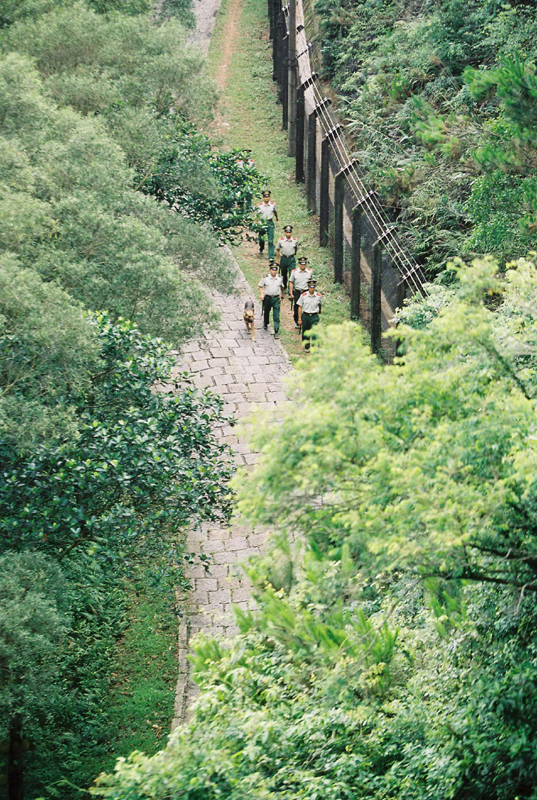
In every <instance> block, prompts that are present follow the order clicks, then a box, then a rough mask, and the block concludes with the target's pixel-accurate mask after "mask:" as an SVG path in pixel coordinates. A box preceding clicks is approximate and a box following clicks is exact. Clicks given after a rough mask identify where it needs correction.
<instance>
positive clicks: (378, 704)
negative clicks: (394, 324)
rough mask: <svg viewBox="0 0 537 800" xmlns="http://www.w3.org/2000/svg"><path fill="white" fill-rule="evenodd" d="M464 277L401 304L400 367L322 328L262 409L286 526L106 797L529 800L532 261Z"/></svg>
mask: <svg viewBox="0 0 537 800" xmlns="http://www.w3.org/2000/svg"><path fill="white" fill-rule="evenodd" d="M452 269H455V270H456V272H457V275H458V282H457V284H456V286H455V287H452V288H451V289H449V290H444V289H442V287H440V290H441V291H439V292H436V293H435V292H432V297H431V299H429V300H427V301H425V302H417V301H416V302H413V303H411V304H410V305H409V306H408V307H407V309H405V311H404V313H403V314H402V317H404V319H405V322H404V323H403V322H402V323H401V324H400V326H399V327H398V328H397V330H396V332H395V335H396V336H397V338H398V340H399V341H400V344H399V356H398V357H397V359H396V361H395V363H393V364H388V365H383V364H381V363H380V362H379V361H378V360H377V358H376V357H374V356H372V355H371V353H370V352H369V349H368V348H367V346H366V344H365V343H364V342H363V340H362V333H361V331H360V329H359V328H358V326H356V325H355V324H353V323H347V324H345V325H343V326H337V327H331V328H329V329H327V330H326V331H325V332H324V333H323V336H322V337H321V341H320V344H319V345H318V347H317V348H316V352H315V353H314V355H313V356H312V357H311V359H310V360H309V361H308V363H307V364H305V365H304V366H302V367H298V369H297V371H296V373H295V375H294V376H293V377H292V378H291V379H290V387H289V388H290V402H289V405H288V408H287V410H283V411H282V414H281V415H280V418H279V419H278V420H274V418H272V419H271V420H268V419H264V418H262V421H263V424H261V420H258V422H259V423H260V424H257V425H255V426H254V435H253V436H254V444H255V446H256V447H259V448H260V449H261V453H262V455H261V458H260V461H259V462H258V464H257V465H256V466H255V468H254V469H253V471H251V472H247V473H246V472H245V473H242V474H241V475H240V476H239V477H238V478H237V480H236V488H237V489H238V491H239V503H240V508H241V510H242V511H243V513H245V514H247V515H248V516H249V518H250V519H251V520H252V521H254V522H259V523H263V524H265V525H267V524H268V525H271V526H272V527H273V529H274V530H275V531H276V532H277V533H276V535H275V538H274V540H273V543H272V547H271V548H270V549H269V552H268V553H267V554H266V556H264V557H261V558H260V559H258V560H257V561H255V562H254V563H253V564H252V566H251V567H250V569H249V574H250V577H251V578H252V581H253V584H254V595H255V597H256V605H257V607H256V609H255V610H254V611H251V612H243V611H240V610H237V612H236V614H237V621H238V624H239V626H240V630H241V633H240V634H239V635H238V636H237V637H236V638H235V639H234V640H233V641H232V642H227V643H226V642H219V641H215V640H211V639H209V640H207V639H201V640H200V641H199V642H198V643H197V644H196V645H195V647H194V654H193V657H192V663H193V667H194V671H195V676H196V679H197V681H198V682H199V685H200V689H201V695H200V699H199V701H198V702H197V704H196V705H195V707H194V710H193V714H192V718H191V720H190V721H189V722H188V723H187V724H186V725H185V726H183V727H182V728H181V729H179V730H178V731H177V732H176V733H175V734H174V736H172V738H171V740H170V743H169V745H168V747H167V749H166V750H163V751H162V752H161V753H159V754H157V755H156V756H154V757H153V758H146V757H144V756H142V755H140V754H134V755H133V756H132V757H131V759H130V760H120V762H119V763H118V764H117V767H116V771H115V773H114V774H113V775H103V776H101V777H100V778H99V779H98V781H97V786H96V787H95V789H93V793H94V795H95V796H97V797H103V798H108V799H109V800H119V798H126V797H129V798H132V800H142V799H143V800H146V798H149V797H151V798H162V800H164V798H167V797H171V796H181V797H184V798H187V800H195V799H196V798H199V797H201V796H203V797H204V798H208V800H212V799H213V798H214V800H216V798H219V797H226V798H231V800H239V799H240V800H243V799H244V800H245V798H259V800H261V799H262V800H268V799H269V798H286V800H306V799H307V800H311V798H319V800H320V798H323V800H325V799H326V798H329V799H330V800H350V798H352V799H353V800H356V798H375V800H377V799H378V800H385V799H386V798H388V797H389V798H393V799H394V800H425V799H426V798H432V797H435V798H436V797H446V798H448V797H449V798H452V800H463V798H468V797H474V798H482V800H500V799H501V800H507V798H512V797H519V798H528V799H529V798H531V799H532V800H533V798H535V796H536V795H535V779H536V775H535V757H534V755H535V748H536V746H537V728H536V726H535V698H536V696H537V694H536V687H537V661H536V659H535V655H536V646H535V633H534V632H535V614H536V610H537V603H536V594H535V590H536V589H537V583H536V580H535V563H536V562H535V537H534V531H535V520H534V518H533V514H534V510H533V509H534V505H535V504H534V498H533V494H534V476H535V467H534V458H535V454H534V446H533V439H534V431H535V388H536V387H535V378H536V361H535V320H534V307H535V295H536V292H537V268H536V266H535V264H534V262H533V261H532V260H523V259H522V260H520V261H519V262H517V263H516V264H512V265H511V266H510V268H509V270H508V271H507V273H506V276H505V278H500V277H499V276H498V266H497V263H495V262H494V261H493V260H492V259H484V260H482V261H479V262H476V263H474V264H473V265H472V266H471V267H466V266H464V265H462V264H454V265H452ZM424 319H426V320H427V321H426V322H424ZM297 408H300V410H301V415H303V419H304V420H306V421H307V424H305V425H303V426H301V427H300V429H299V430H297V429H296V425H295V424H294V423H295V422H296V409H297ZM265 423H266V424H265ZM290 429H292V430H293V431H294V437H293V446H292V447H290V446H289V430H290Z"/></svg>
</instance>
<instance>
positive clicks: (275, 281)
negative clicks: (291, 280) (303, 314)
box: [259, 264, 284, 339]
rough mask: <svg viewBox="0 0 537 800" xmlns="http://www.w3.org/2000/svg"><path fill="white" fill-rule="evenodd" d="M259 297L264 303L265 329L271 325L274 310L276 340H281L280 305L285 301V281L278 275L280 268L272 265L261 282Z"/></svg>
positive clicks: (273, 320)
mask: <svg viewBox="0 0 537 800" xmlns="http://www.w3.org/2000/svg"><path fill="white" fill-rule="evenodd" d="M259 296H260V297H261V302H262V303H263V328H264V329H265V330H266V329H267V327H268V324H269V319H270V311H271V309H272V324H273V325H274V338H275V339H279V338H280V334H279V330H280V304H281V301H282V300H283V296H284V295H283V279H282V277H281V275H278V267H277V266H276V264H271V266H270V272H269V274H268V275H266V276H265V277H264V278H261V280H260V281H259Z"/></svg>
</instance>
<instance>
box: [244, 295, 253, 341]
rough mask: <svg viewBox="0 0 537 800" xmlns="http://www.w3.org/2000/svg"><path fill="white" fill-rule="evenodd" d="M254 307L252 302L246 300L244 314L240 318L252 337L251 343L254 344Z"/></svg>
mask: <svg viewBox="0 0 537 800" xmlns="http://www.w3.org/2000/svg"><path fill="white" fill-rule="evenodd" d="M254 316H255V306H254V301H253V300H247V301H246V303H245V304H244V313H243V315H242V318H243V319H244V321H245V323H246V330H247V331H248V333H249V334H250V335H251V337H252V342H255V321H254Z"/></svg>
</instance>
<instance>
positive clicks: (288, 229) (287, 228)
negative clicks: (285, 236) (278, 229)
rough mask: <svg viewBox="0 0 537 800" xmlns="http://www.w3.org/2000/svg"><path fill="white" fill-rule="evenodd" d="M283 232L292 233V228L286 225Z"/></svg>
mask: <svg viewBox="0 0 537 800" xmlns="http://www.w3.org/2000/svg"><path fill="white" fill-rule="evenodd" d="M283 230H284V233H292V232H293V226H292V225H286V226H285V227H284V229H283Z"/></svg>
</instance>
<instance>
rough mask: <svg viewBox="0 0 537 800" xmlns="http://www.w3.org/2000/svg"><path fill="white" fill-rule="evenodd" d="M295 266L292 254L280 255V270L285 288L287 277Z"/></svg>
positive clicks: (285, 287)
mask: <svg viewBox="0 0 537 800" xmlns="http://www.w3.org/2000/svg"><path fill="white" fill-rule="evenodd" d="M294 268H295V257H294V256H280V272H281V275H282V278H283V288H284V289H287V278H288V277H289V276H290V275H291V272H292V271H293V270H294Z"/></svg>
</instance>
